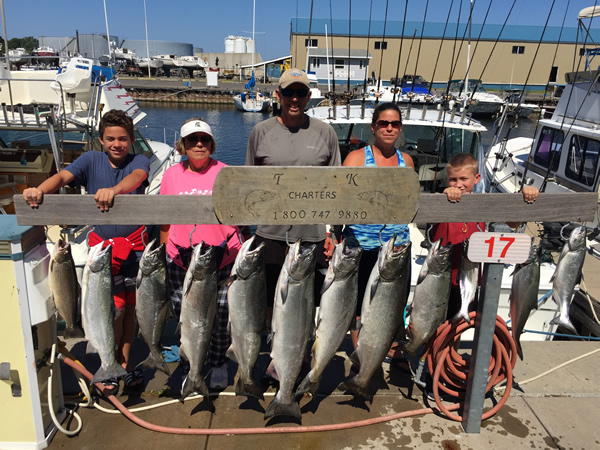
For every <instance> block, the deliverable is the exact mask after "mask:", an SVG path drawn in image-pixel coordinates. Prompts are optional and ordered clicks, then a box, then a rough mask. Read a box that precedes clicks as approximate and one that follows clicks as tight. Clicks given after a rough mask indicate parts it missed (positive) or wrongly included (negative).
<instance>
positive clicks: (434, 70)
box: [427, 0, 454, 95]
mask: <svg viewBox="0 0 600 450" xmlns="http://www.w3.org/2000/svg"><path fill="white" fill-rule="evenodd" d="M453 5H454V0H452V1H451V2H450V8H449V9H448V15H447V16H446V24H445V25H444V32H443V33H442V40H441V41H440V48H439V49H438V54H437V58H435V65H434V66H433V73H432V74H431V82H430V83H429V91H428V92H427V95H431V88H432V87H433V80H434V79H435V72H436V71H437V66H438V63H439V61H440V55H441V54H442V45H444V40H445V39H446V30H447V29H448V23H449V21H450V14H451V13H452V6H453Z"/></svg>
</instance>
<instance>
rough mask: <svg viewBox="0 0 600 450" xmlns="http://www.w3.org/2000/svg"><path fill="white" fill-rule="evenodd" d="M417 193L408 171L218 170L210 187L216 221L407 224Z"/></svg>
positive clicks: (274, 168)
mask: <svg viewBox="0 0 600 450" xmlns="http://www.w3.org/2000/svg"><path fill="white" fill-rule="evenodd" d="M419 196H420V189H419V182H418V180H417V175H416V173H415V171H414V170H412V169H410V168H406V169H398V168H394V167H390V168H381V167H377V168H370V167H224V168H223V169H222V170H221V171H220V172H219V175H218V176H217V179H216V181H215V185H214V188H213V195H212V197H213V206H214V209H215V213H216V215H217V218H218V219H219V221H221V222H222V223H235V224H238V225H254V224H264V225H310V224H317V223H330V224H344V223H355V224H368V223H409V222H411V221H412V220H413V218H414V217H415V214H416V212H417V206H418V202H419Z"/></svg>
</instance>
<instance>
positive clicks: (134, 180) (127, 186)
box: [94, 169, 148, 212]
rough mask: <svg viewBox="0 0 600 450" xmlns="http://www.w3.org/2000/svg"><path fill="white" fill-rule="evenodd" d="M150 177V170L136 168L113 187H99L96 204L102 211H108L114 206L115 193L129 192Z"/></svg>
mask: <svg viewBox="0 0 600 450" xmlns="http://www.w3.org/2000/svg"><path fill="white" fill-rule="evenodd" d="M146 178H148V172H146V171H145V170H144V169H135V170H134V171H133V172H131V173H130V174H129V175H127V176H126V177H125V178H123V180H122V181H121V182H120V183H119V184H117V185H116V186H113V187H111V188H103V189H98V191H96V195H94V200H96V206H97V207H98V208H100V211H102V212H104V211H108V209H109V208H110V207H111V206H112V204H113V201H114V198H115V195H119V194H129V193H130V192H133V191H134V190H136V189H137V188H138V187H140V185H141V184H142V183H143V182H144V181H145V180H146Z"/></svg>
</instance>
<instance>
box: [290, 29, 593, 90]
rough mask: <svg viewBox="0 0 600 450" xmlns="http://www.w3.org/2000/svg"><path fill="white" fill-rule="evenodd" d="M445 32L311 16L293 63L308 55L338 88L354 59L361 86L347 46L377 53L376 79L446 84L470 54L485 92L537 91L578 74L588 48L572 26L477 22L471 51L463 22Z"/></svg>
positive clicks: (295, 41) (372, 67) (295, 44)
mask: <svg viewBox="0 0 600 450" xmlns="http://www.w3.org/2000/svg"><path fill="white" fill-rule="evenodd" d="M349 25H350V29H351V30H352V33H351V35H350V36H349V33H348V29H349ZM384 26H385V34H384ZM444 28H445V24H444V23H425V26H423V23H422V22H405V23H404V22H402V21H387V23H384V22H383V21H372V22H369V21H368V20H352V21H351V23H350V24H349V23H348V21H347V20H332V21H331V20H329V19H313V20H312V24H311V23H310V20H309V19H307V18H292V20H291V42H290V48H291V51H290V53H291V54H292V55H293V58H294V59H293V61H294V64H295V65H298V66H300V67H305V66H306V60H307V52H309V62H308V66H309V70H310V71H315V72H319V73H321V74H322V73H323V70H322V68H323V67H324V66H325V67H329V68H330V69H329V76H330V77H332V76H333V75H334V72H333V71H335V79H336V83H337V84H345V83H347V75H348V67H349V64H348V62H349V59H350V64H351V66H350V72H351V83H353V84H356V83H361V82H362V81H363V78H364V75H362V77H361V76H359V71H356V70H353V69H354V68H355V67H356V64H357V61H356V58H355V57H354V55H355V54H354V55H351V56H350V58H348V52H349V50H348V49H349V48H350V49H352V51H354V52H355V51H357V50H363V52H364V51H365V50H366V51H367V52H368V55H370V56H372V59H370V60H369V61H368V71H369V75H371V74H372V73H373V72H375V73H376V76H377V78H381V79H382V80H389V79H390V78H392V77H396V76H397V75H398V76H400V77H402V76H403V75H404V74H405V73H407V74H418V75H421V76H422V77H424V78H425V79H426V80H428V81H433V82H434V86H436V87H438V86H442V85H445V84H446V83H447V82H448V80H449V79H460V78H464V77H465V73H466V68H467V54H468V53H469V54H470V59H471V63H470V68H469V78H476V79H482V80H483V83H484V85H485V86H486V87H488V88H492V89H510V88H522V87H523V85H524V84H525V83H527V86H528V88H529V89H540V88H543V87H544V86H545V85H546V84H547V82H548V81H550V82H556V83H564V82H565V78H564V75H565V73H567V72H572V71H573V70H574V67H573V64H574V61H573V54H574V50H579V52H582V51H583V50H582V49H583V45H582V44H583V43H582V42H581V39H582V37H581V33H579V34H578V33H577V28H574V27H571V28H564V29H562V32H561V28H560V27H548V28H547V29H546V30H545V32H544V33H542V32H543V27H542V26H518V25H507V26H506V27H504V30H502V26H501V25H485V26H482V25H481V24H472V27H471V45H470V52H468V51H467V48H468V27H467V24H466V23H461V24H458V26H457V25H456V24H448V26H447V28H446V30H445V33H444ZM309 29H310V31H311V33H310V36H309ZM369 29H370V36H369ZM501 31H502V33H501V38H500V39H498V36H499V35H500V32H501ZM591 33H592V36H593V39H594V41H595V42H598V41H600V32H599V31H598V30H591ZM542 34H543V36H544V37H543V40H542V43H541V45H540V48H539V50H538V49H537V47H538V42H539V41H540V36H542ZM326 36H327V42H326ZM384 36H385V38H384ZM309 39H310V40H309ZM578 39H579V41H578ZM496 41H497V42H496ZM558 42H560V43H558ZM588 45H589V41H588ZM592 45H593V44H592ZM332 49H333V50H332ZM492 50H493V51H492ZM536 51H537V53H538V54H537V56H536ZM555 52H556V58H555V57H554V54H555ZM332 54H333V56H332ZM438 54H439V60H438ZM312 55H314V56H312ZM328 55H329V58H328V57H327V56H328ZM340 55H341V56H340ZM453 55H454V61H455V63H453ZM534 57H535V62H534V63H533V66H532V62H533V61H534ZM488 59H489V62H488ZM553 61H554V63H553ZM360 63H362V64H367V61H359V62H358V64H359V65H360ZM584 63H585V58H576V60H575V65H576V67H575V70H577V69H582V68H583V65H584ZM436 64H437V68H436ZM578 64H579V67H577V65H578ZM453 65H454V66H455V69H454V71H452V66H453ZM484 68H485V70H484ZM530 70H531V75H529V80H527V77H528V74H529V72H530ZM318 78H319V82H320V83H326V82H327V77H323V75H319V76H318Z"/></svg>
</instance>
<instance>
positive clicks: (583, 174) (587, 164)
mask: <svg viewBox="0 0 600 450" xmlns="http://www.w3.org/2000/svg"><path fill="white" fill-rule="evenodd" d="M599 152H600V141H596V140H594V139H589V138H586V137H583V136H576V135H575V136H573V137H572V138H571V142H570V144H569V157H568V159H567V167H566V169H565V175H566V176H567V177H568V178H570V179H572V180H575V181H577V182H579V183H581V184H585V185H586V186H593V185H594V181H595V179H596V173H597V170H598V153H599Z"/></svg>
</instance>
